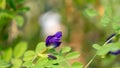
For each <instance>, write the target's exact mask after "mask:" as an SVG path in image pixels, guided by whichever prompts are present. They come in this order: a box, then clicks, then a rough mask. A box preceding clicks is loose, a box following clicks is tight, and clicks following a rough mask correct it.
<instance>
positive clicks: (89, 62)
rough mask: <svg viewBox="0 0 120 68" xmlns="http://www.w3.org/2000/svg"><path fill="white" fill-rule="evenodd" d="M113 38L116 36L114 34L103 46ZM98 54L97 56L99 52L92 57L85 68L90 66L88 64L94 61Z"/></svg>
mask: <svg viewBox="0 0 120 68" xmlns="http://www.w3.org/2000/svg"><path fill="white" fill-rule="evenodd" d="M113 38H114V36H113V37H111V38H110V39H109V40H107V41H106V42H105V43H104V44H103V46H105V45H106V44H108V42H109V41H111V40H112V39H113ZM96 56H97V54H95V55H94V56H93V57H92V59H91V60H90V61H89V62H88V63H87V64H86V65H85V66H84V68H88V66H89V65H90V64H91V63H92V62H93V60H94V59H95V57H96Z"/></svg>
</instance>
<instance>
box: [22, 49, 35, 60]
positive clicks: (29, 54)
mask: <svg viewBox="0 0 120 68" xmlns="http://www.w3.org/2000/svg"><path fill="white" fill-rule="evenodd" d="M34 56H35V52H34V51H32V50H29V51H26V52H25V53H24V57H23V60H24V61H29V60H32V59H33V58H34Z"/></svg>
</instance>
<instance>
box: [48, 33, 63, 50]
mask: <svg viewBox="0 0 120 68" xmlns="http://www.w3.org/2000/svg"><path fill="white" fill-rule="evenodd" d="M61 38H62V32H61V31H59V32H57V33H56V34H55V35H49V36H48V37H47V38H46V46H53V47H54V48H56V47H58V46H59V45H60V44H61V41H60V40H61Z"/></svg>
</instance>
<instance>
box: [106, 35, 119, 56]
mask: <svg viewBox="0 0 120 68" xmlns="http://www.w3.org/2000/svg"><path fill="white" fill-rule="evenodd" d="M114 36H116V34H115V33H114V34H112V35H111V36H109V37H108V38H107V40H106V41H108V40H109V41H108V43H112V42H113V40H112V39H111V38H112V37H114ZM110 39H111V40H110ZM108 54H112V55H118V54H120V50H117V51H114V52H113V51H110V52H109V53H108Z"/></svg>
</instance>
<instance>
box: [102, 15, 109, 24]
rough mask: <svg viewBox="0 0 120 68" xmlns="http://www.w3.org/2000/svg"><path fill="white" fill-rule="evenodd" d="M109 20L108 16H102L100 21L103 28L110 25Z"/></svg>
mask: <svg viewBox="0 0 120 68" xmlns="http://www.w3.org/2000/svg"><path fill="white" fill-rule="evenodd" d="M110 21H111V20H110V19H109V17H108V16H103V17H102V19H101V23H102V25H103V26H107V25H108V24H109V23H110Z"/></svg>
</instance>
